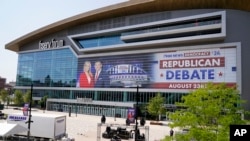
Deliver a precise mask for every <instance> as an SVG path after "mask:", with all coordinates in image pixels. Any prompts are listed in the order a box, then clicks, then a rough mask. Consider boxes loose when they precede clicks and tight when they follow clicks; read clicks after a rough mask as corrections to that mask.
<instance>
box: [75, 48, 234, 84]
mask: <svg viewBox="0 0 250 141" xmlns="http://www.w3.org/2000/svg"><path fill="white" fill-rule="evenodd" d="M77 77H78V84H77V87H87V88H91V87H108V88H112V87H113V88H116V87H120V88H129V87H136V86H137V85H138V86H139V87H143V88H160V89H196V88H201V87H204V84H206V83H208V82H213V83H222V82H223V83H227V84H228V85H236V48H213V49H201V50H182V51H172V52H162V53H151V54H135V55H122V56H121V55H120V56H108V57H93V58H88V59H86V58H81V59H79V62H78V76H77Z"/></svg>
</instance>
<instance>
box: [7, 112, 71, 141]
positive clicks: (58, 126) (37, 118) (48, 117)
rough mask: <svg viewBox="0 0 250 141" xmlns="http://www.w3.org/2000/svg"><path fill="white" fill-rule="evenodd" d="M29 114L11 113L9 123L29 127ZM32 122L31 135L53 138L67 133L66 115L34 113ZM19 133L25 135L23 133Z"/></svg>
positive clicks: (58, 137) (59, 137)
mask: <svg viewBox="0 0 250 141" xmlns="http://www.w3.org/2000/svg"><path fill="white" fill-rule="evenodd" d="M28 120H29V116H24V115H23V113H13V114H9V115H8V118H7V123H16V124H20V125H22V126H24V127H26V128H28ZM31 121H33V122H31V123H30V137H38V138H47V139H52V140H57V139H61V138H62V137H64V136H65V135H66V116H65V115H52V114H41V113H32V116H31ZM18 135H25V136H27V133H21V134H18Z"/></svg>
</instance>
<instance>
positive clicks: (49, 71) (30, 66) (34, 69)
mask: <svg viewBox="0 0 250 141" xmlns="http://www.w3.org/2000/svg"><path fill="white" fill-rule="evenodd" d="M18 57H19V58H18V69H17V82H16V85H17V86H30V85H31V83H33V85H34V86H39V87H75V86H76V70H77V58H76V56H74V54H73V53H72V52H71V50H70V49H68V48H64V49H56V50H46V51H40V52H31V53H20V54H19V56H18Z"/></svg>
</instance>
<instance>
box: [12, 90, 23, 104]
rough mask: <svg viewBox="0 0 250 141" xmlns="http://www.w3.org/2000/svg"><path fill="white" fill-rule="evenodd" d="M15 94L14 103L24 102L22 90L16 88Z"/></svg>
mask: <svg viewBox="0 0 250 141" xmlns="http://www.w3.org/2000/svg"><path fill="white" fill-rule="evenodd" d="M14 94H15V95H14V103H15V104H16V105H18V106H21V105H22V104H23V103H24V99H23V93H22V92H21V91H20V90H16V91H15V93H14Z"/></svg>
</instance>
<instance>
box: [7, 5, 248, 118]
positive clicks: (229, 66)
mask: <svg viewBox="0 0 250 141" xmlns="http://www.w3.org/2000/svg"><path fill="white" fill-rule="evenodd" d="M249 11H250V4H249V2H248V1H247V0H130V1H127V2H123V3H119V4H115V5H111V6H108V7H104V8H100V9H96V10H93V11H89V12H86V13H83V14H80V15H76V16H73V17H70V18H67V19H65V20H62V21H59V22H56V23H53V24H51V25H48V26H46V27H42V28H40V29H38V30H36V31H33V32H31V33H29V34H27V35H24V36H22V37H20V38H18V39H16V40H14V41H12V42H10V43H8V44H6V46H5V48H6V49H8V50H11V51H14V52H17V53H18V55H19V57H18V70H17V79H16V87H15V89H20V90H22V91H27V90H30V88H31V84H33V97H34V99H35V100H39V99H41V97H43V96H45V95H47V96H48V97H49V99H48V101H47V109H48V110H62V111H65V112H67V111H68V110H69V109H70V107H71V109H72V112H74V111H75V112H77V113H80V114H91V115H102V114H105V115H106V116H115V115H118V116H121V117H126V116H127V111H129V110H131V108H132V109H133V107H135V103H136V97H135V95H136V93H137V91H138V96H139V104H145V103H147V102H148V101H149V99H150V98H152V97H154V96H155V95H156V94H157V93H161V95H162V96H164V97H165V98H166V105H172V104H174V103H175V102H176V101H180V99H181V97H182V96H183V95H186V94H188V93H189V92H190V90H192V89H197V88H201V87H204V86H205V84H206V83H207V82H213V83H227V84H228V85H237V86H238V89H239V91H240V94H241V98H242V99H244V100H247V101H249V100H250V95H249V93H250V87H249V86H248V82H249V80H248V78H250V73H248V72H250V63H249V62H248V60H249V59H250V56H249V52H250V47H249V46H250V40H249V37H250V31H249V30H250V28H249V24H250V12H249ZM99 68H102V69H101V70H102V71H101V72H99V71H96V70H99ZM84 70H85V72H84ZM96 72H98V73H96ZM96 76H98V78H96ZM137 87H138V89H137ZM244 107H245V108H246V109H248V110H250V103H249V102H247V103H246V104H245V105H244ZM131 111H132V110H131Z"/></svg>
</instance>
